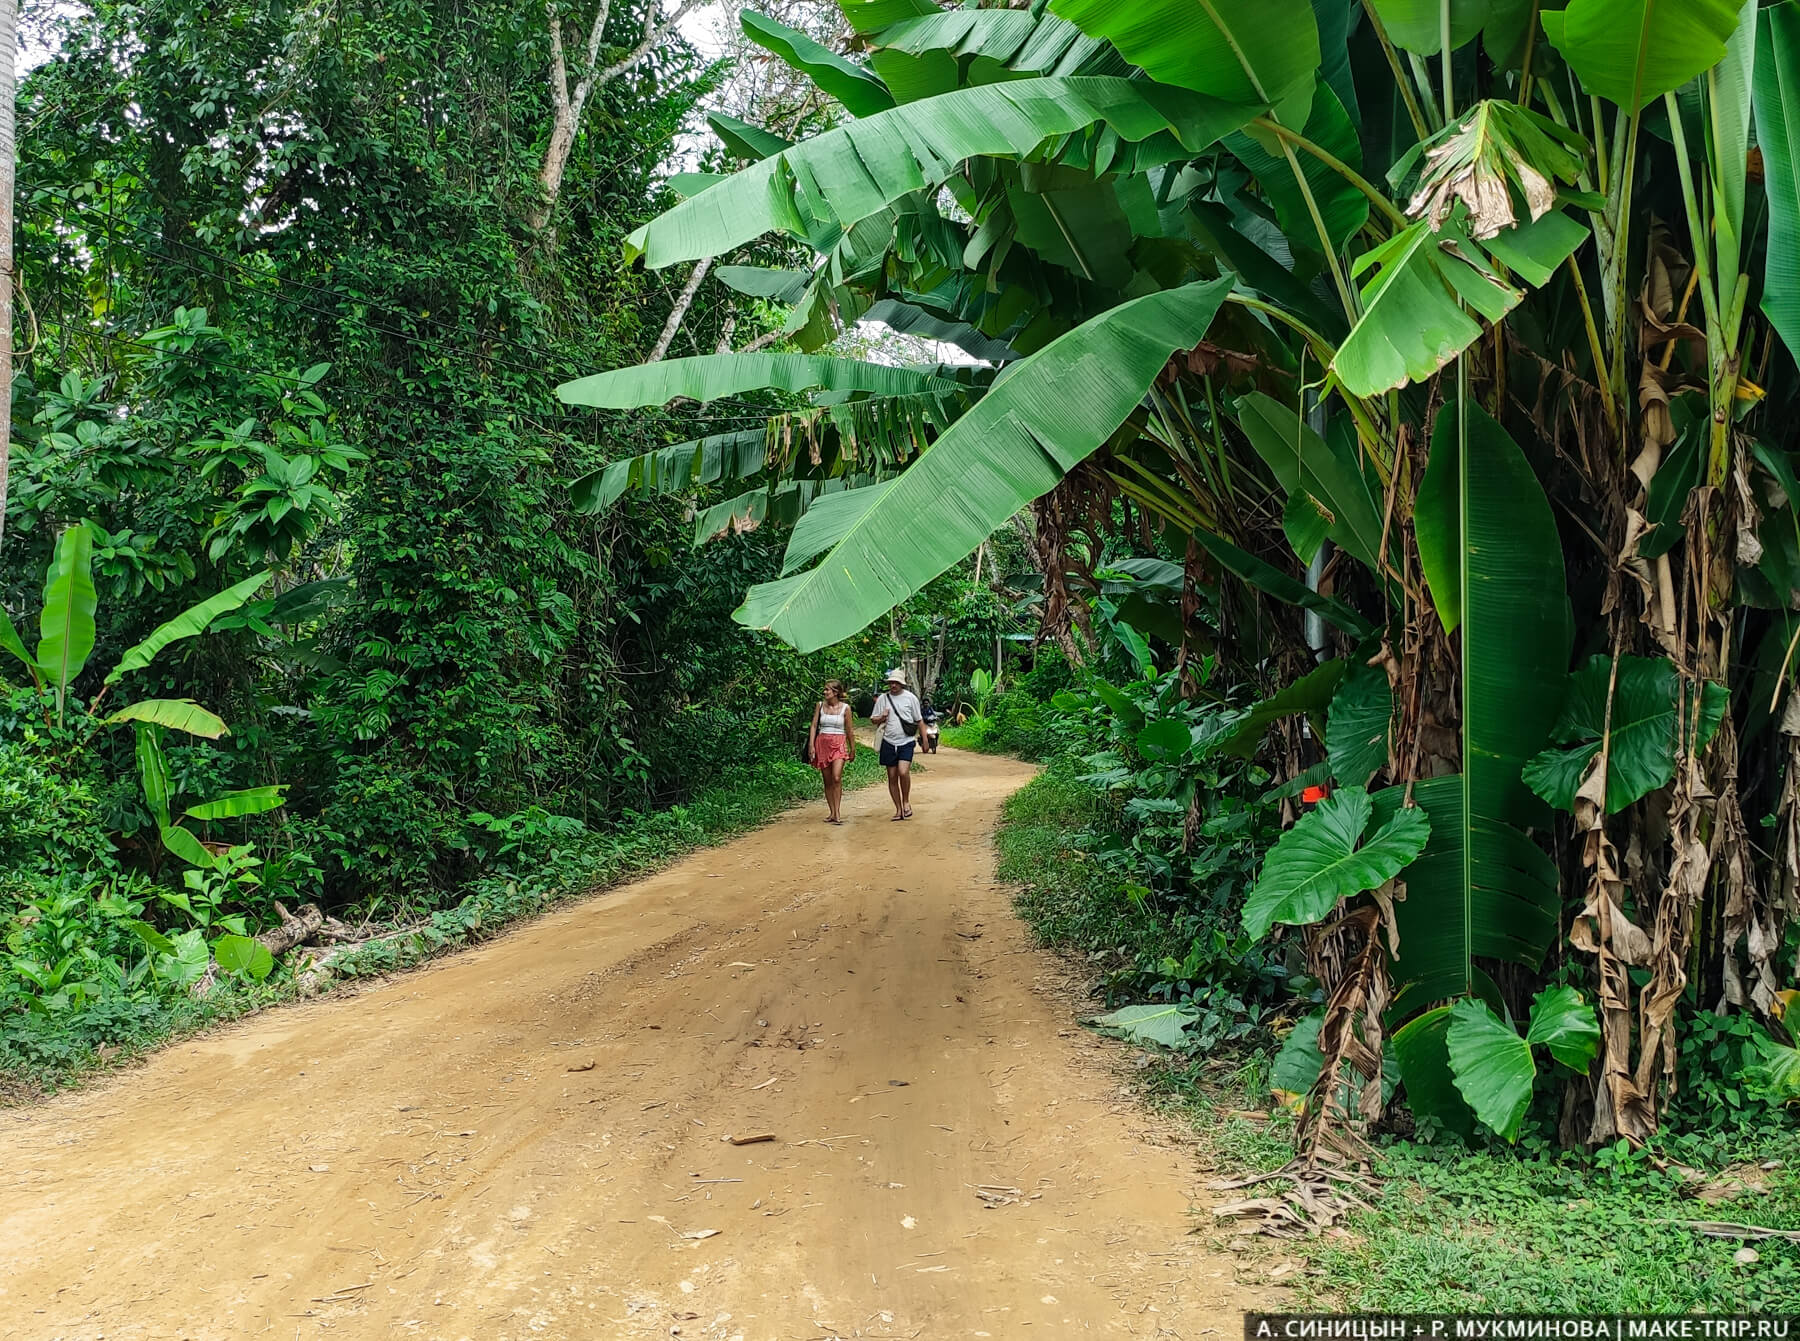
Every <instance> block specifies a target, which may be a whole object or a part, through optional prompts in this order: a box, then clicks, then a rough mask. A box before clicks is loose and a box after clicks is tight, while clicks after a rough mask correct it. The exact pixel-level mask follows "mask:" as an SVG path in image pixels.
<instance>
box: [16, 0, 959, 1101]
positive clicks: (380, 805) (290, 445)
mask: <svg viewBox="0 0 1800 1341" xmlns="http://www.w3.org/2000/svg"><path fill="white" fill-rule="evenodd" d="M671 13H672V11H665V10H662V9H661V8H659V7H656V6H647V5H642V4H639V5H626V4H616V5H608V6H600V7H599V8H598V10H596V9H595V8H592V7H588V8H585V9H581V10H579V11H578V10H576V9H574V8H573V7H563V6H560V5H559V6H552V7H551V8H550V9H549V10H546V9H545V7H544V6H543V5H541V4H521V3H515V2H514V0H499V3H488V2H487V0H476V2H475V3H472V4H471V3H464V2H463V0H448V2H445V3H440V2H439V0H419V2H418V3H414V2H413V0H403V3H400V4H398V5H396V4H389V3H385V2H384V3H380V4H357V3H353V4H351V5H349V6H334V7H332V8H330V9H329V10H328V11H316V10H313V9H305V8H302V9H294V8H292V7H287V6H280V5H269V4H266V3H262V0H242V2H241V3H237V2H234V3H228V4H226V5H224V6H223V7H221V6H220V5H217V4H204V5H202V4H192V3H184V0H155V2H154V3H149V4H137V3H132V2H130V0H126V2H124V3H115V2H114V0H100V3H97V4H94V5H92V6H83V7H78V8H58V9H57V10H56V11H55V12H53V13H50V14H48V15H46V16H43V17H42V18H41V25H40V27H39V29H38V30H37V31H36V33H35V34H34V45H35V47H36V48H38V49H40V50H45V51H47V52H48V53H49V55H48V58H47V59H46V60H44V61H43V62H42V63H41V64H39V65H37V66H36V67H35V68H34V69H32V70H31V71H30V73H29V74H28V76H27V77H26V78H25V80H24V82H23V84H22V87H21V92H20V108H19V117H20V126H21V140H20V143H21V157H20V163H19V215H20V224H19V227H20V234H19V238H18V246H17V252H18V255H19V257H20V265H21V274H20V288H21V292H22V295H23V297H22V301H21V303H20V305H19V310H20V313H21V316H20V321H21V330H20V338H19V340H18V348H20V349H21V350H23V351H25V352H24V353H23V354H22V356H21V359H20V367H19V371H20V375H21V379H22V381H21V384H20V394H19V395H18V397H17V399H16V402H15V412H14V421H13V424H12V448H11V488H10V494H9V497H8V499H7V506H6V514H5V526H4V533H3V539H0V605H3V608H4V610H5V612H6V614H7V616H8V617H7V618H6V619H0V649H3V650H4V652H5V653H6V655H5V656H4V657H0V659H3V660H5V662H6V663H7V668H6V669H0V683H3V685H4V689H3V690H0V939H3V940H4V953H0V1034H4V1036H5V1037H6V1038H7V1039H9V1040H13V1041H14V1042H17V1043H18V1044H19V1047H18V1048H16V1049H10V1050H9V1049H0V1057H3V1059H4V1060H3V1063H0V1065H3V1066H5V1067H12V1066H15V1065H18V1066H27V1065H29V1066H38V1065H39V1063H42V1065H44V1066H49V1067H50V1068H51V1069H55V1066H58V1065H62V1064H64V1063H66V1062H70V1061H72V1060H78V1059H79V1057H80V1056H81V1055H84V1054H85V1052H86V1051H87V1050H88V1049H90V1048H91V1047H92V1046H94V1045H96V1044H104V1043H118V1044H131V1045H135V1044H137V1043H141V1042H142V1041H143V1040H144V1039H146V1038H148V1037H150V1036H153V1035H154V1033H155V1032H156V1030H157V1029H158V1028H162V1027H165V1025H166V1024H167V1023H168V1022H169V1021H171V1020H174V1019H175V1018H176V1017H182V1018H185V1016H183V1014H182V1012H183V1011H184V1010H186V1009H187V1008H188V1006H189V1005H190V1004H192V1003H195V1002H200V1001H204V1002H210V1003H211V1004H209V1005H206V1007H205V1009H206V1010H207V1011H210V1012H215V1013H216V1012H217V1011H220V1010H228V1009H230V1007H229V1006H228V1005H226V1004H224V1002H225V999H226V998H229V997H232V996H234V995H239V996H245V997H246V998H248V997H249V996H253V995H255V994H256V993H266V992H269V991H275V990H285V989H286V988H288V987H291V986H292V985H293V984H294V982H295V980H296V978H300V979H302V980H307V979H306V969H307V961H308V960H313V961H318V960H323V959H330V960H332V961H333V964H332V971H333V972H354V971H358V970H357V969H356V964H357V963H358V962H364V961H367V962H371V963H372V962H376V961H380V962H388V961H387V959H383V958H382V956H383V955H384V954H386V955H387V956H388V959H391V958H392V957H393V956H394V955H395V954H400V953H401V952H402V951H403V950H404V948H405V947H407V946H412V945H414V942H415V941H417V940H418V939H419V938H421V937H423V938H424V941H425V943H427V948H429V947H430V945H435V944H439V943H447V941H446V939H445V938H446V937H448V938H449V939H451V940H454V939H455V935H452V932H454V931H455V928H456V927H459V926H462V925H463V924H464V923H467V922H469V920H470V919H471V918H473V919H474V922H475V924H476V925H480V924H482V923H483V920H484V919H485V920H486V922H487V923H488V924H490V925H491V924H492V922H493V920H494V919H495V917H496V916H497V915H499V914H500V913H502V912H505V911H508V910H512V911H516V910H519V909H523V908H525V907H527V906H528V905H529V906H535V905H532V901H531V900H529V899H523V898H516V897H512V896H505V897H495V896H493V891H494V890H496V889H499V890H504V889H506V888H508V887H511V888H513V889H514V890H515V893H516V889H517V887H518V884H519V882H520V880H521V879H523V875H522V873H525V872H529V873H530V880H531V883H532V885H533V887H534V888H535V887H537V886H540V885H541V886H544V887H554V888H556V889H559V890H560V889H563V888H567V887H571V886H574V885H578V884H579V883H580V881H581V880H582V879H583V878H586V877H590V876H591V877H592V878H593V879H594V880H601V879H604V878H607V873H609V872H614V871H616V870H626V869H635V868H634V867H631V866H630V865H629V863H626V862H625V861H624V858H623V857H621V855H620V854H621V853H632V852H636V850H637V847H636V846H635V845H636V844H637V843H638V839H637V838H635V837H634V836H633V835H638V834H641V833H651V832H657V833H661V835H662V839H663V840H664V841H663V843H662V846H663V848H664V849H665V850H674V849H675V848H677V847H679V842H677V843H673V844H671V843H670V842H668V841H667V840H668V839H669V837H670V834H669V833H668V832H666V831H663V830H659V829H655V828H654V826H651V827H649V828H646V825H650V821H649V820H648V819H647V818H646V817H647V816H650V815H653V814H654V815H662V814H668V813H670V812H669V810H668V808H669V807H671V806H679V805H682V804H685V803H689V802H691V801H692V800H693V798H695V797H696V796H699V795H701V794H703V793H704V794H705V795H707V796H714V797H716V796H719V795H729V796H731V797H733V798H736V799H735V800H733V801H732V802H731V803H730V806H729V807H728V808H730V809H732V810H733V811H734V813H737V814H739V815H740V816H742V815H751V814H761V813H764V803H763V802H761V801H755V799H754V798H753V797H752V796H751V795H750V793H751V792H752V791H757V790H758V788H755V787H748V786H747V784H746V781H745V775H744V770H746V769H750V770H752V771H753V776H754V778H755V779H756V780H757V781H758V782H759V784H761V789H762V790H766V791H767V792H768V794H769V795H771V796H791V795H792V785H793V779H792V778H791V777H788V778H786V779H784V778H782V777H780V776H776V775H775V774H771V772H770V771H769V770H770V766H771V761H773V763H774V765H776V766H777V767H776V773H779V771H780V770H779V765H780V764H781V763H782V762H783V761H786V760H787V759H788V756H789V754H790V749H789V746H790V742H791V738H792V731H793V728H794V726H795V725H796V723H797V722H798V720H799V719H800V718H801V717H802V715H803V714H804V712H805V711H806V710H807V708H808V707H809V706H810V703H811V701H812V699H813V698H814V697H816V694H817V686H818V683H819V681H820V680H821V679H822V678H823V677H824V676H825V675H828V674H830V675H838V676H841V677H842V678H844V679H846V680H851V681H853V682H857V683H867V682H869V681H870V678H871V676H872V675H873V674H874V673H875V669H876V668H877V667H879V666H881V665H884V664H887V663H889V662H891V661H892V660H893V659H895V658H896V657H898V656H899V655H900V649H899V648H898V647H896V646H895V645H894V644H893V640H892V637H891V635H890V634H886V633H884V634H882V635H879V636H877V635H871V636H870V637H869V638H868V639H867V640H866V641H865V643H862V644H852V645H848V646H846V647H844V648H841V649H838V650H836V651H834V652H832V653H830V654H828V655H825V656H818V657H811V658H802V657H799V656H796V655H794V654H792V653H791V652H788V651H787V650H786V649H784V648H781V647H779V646H777V645H774V644H771V643H769V642H768V641H767V640H761V639H757V638H754V637H752V636H750V635H749V634H748V633H746V632H744V631H742V630H740V629H739V628H737V626H735V625H734V624H733V623H732V622H731V620H730V613H731V608H732V605H733V604H734V603H735V593H736V592H738V591H741V590H742V589H743V588H744V587H746V586H748V585H751V584H753V583H755V582H758V581H762V580H766V579H770V578H773V577H775V576H777V575H778V573H779V569H780V559H781V555H780V551H779V546H777V545H775V544H774V543H772V541H771V538H770V536H769V535H768V534H767V533H762V534H756V533H734V534H732V535H731V536H729V537H727V538H726V539H725V540H723V541H721V542H720V543H719V544H716V545H714V546H711V547H710V548H708V549H707V550H705V551H696V550H695V549H694V548H693V547H692V546H691V544H690V543H689V535H690V531H691V520H690V517H689V515H688V513H689V509H688V507H687V505H686V504H685V502H683V501H682V500H677V499H663V500H659V501H653V502H652V503H651V504H649V505H646V506H644V507H642V508H639V509H637V510H636V511H635V512H634V513H633V515H632V516H631V518H630V519H629V520H628V521H627V520H625V519H621V518H606V517H597V516H594V515H592V514H591V513H588V512H584V511H582V510H580V509H579V508H578V507H577V506H576V505H575V503H574V501H573V500H572V499H571V496H570V493H569V491H568V489H567V487H566V484H565V481H566V480H567V479H568V478H569V477H571V476H578V475H581V474H582V473H584V472H586V471H589V470H591V469H593V468H596V467H598V466H601V465H603V464H604V463H605V462H606V461H608V460H609V459H611V458H613V457H618V456H625V457H630V456H634V455H636V454H638V453H641V452H642V451H644V450H646V449H649V448H652V447H656V446H661V445H667V444H668V443H670V442H676V441H682V440H685V439H687V438H691V437H693V436H695V435H696V434H704V433H708V432H714V433H716V432H725V431H728V430H734V429H740V428H742V427H743V426H744V425H745V424H746V423H759V422H760V420H761V417H762V415H763V414H765V413H766V407H767V404H768V403H769V402H767V401H766V400H765V401H764V402H761V403H760V404H758V403H753V402H751V401H748V400H746V401H744V402H743V403H742V404H741V405H740V404H734V405H730V406H722V407H721V406H715V407H712V408H711V409H709V410H708V411H706V412H703V413H698V414H696V413H687V414H652V415H636V416H633V417H631V418H630V419H629V420H620V421H617V422H611V423H607V424H604V425H601V424H597V423H594V422H592V421H591V420H588V419H586V418H579V417H576V416H572V415H571V414H570V413H569V412H568V411H566V410H565V409H564V408H563V406H562V405H561V404H560V403H559V402H558V401H557V399H556V397H555V394H554V389H555V386H556V384H557V382H558V381H559V380H560V379H561V378H564V377H567V376H569V375H571V374H573V373H574V372H576V371H579V370H580V369H582V368H585V367H588V366H592V365H594V364H609V363H616V362H619V361H622V360H629V359H634V358H640V357H643V356H644V355H645V354H646V353H648V352H649V351H651V350H652V349H653V348H654V346H655V342H656V341H657V339H658V338H659V331H661V330H662V329H664V328H665V326H666V325H668V318H669V316H670V315H671V313H672V312H673V311H674V310H675V308H676V307H677V306H678V304H679V300H680V297H681V295H680V294H679V293H678V292H676V289H678V287H679V286H678V285H677V286H673V287H671V286H669V285H665V284H663V283H662V282H661V281H660V280H659V279H658V278H657V277H653V276H645V275H630V274H622V273H620V272H619V271H618V270H617V268H616V267H615V266H614V265H613V264H612V260H611V258H612V257H613V255H615V254H616V250H617V248H618V247H619V246H620V245H622V244H623V241H624V239H625V238H626V237H627V236H628V235H629V233H630V232H631V230H632V229H633V228H635V227H637V226H638V225H639V224H641V223H642V222H643V220H644V219H645V218H646V217H647V216H648V215H649V214H651V213H653V212H654V211H655V210H656V209H657V208H659V207H662V206H665V205H667V204H669V203H672V202H673V201H674V200H676V199H678V196H677V195H676V194H675V193H674V192H673V191H672V190H671V188H670V187H669V186H668V185H666V184H665V183H664V182H663V180H662V178H661V176H660V175H659V165H660V164H662V163H663V162H664V161H665V160H666V159H667V158H668V157H669V155H670V153H671V148H670V146H671V144H672V142H673V141H674V139H675V137H676V136H678V135H679V134H680V133H681V132H682V131H683V128H684V127H685V126H687V125H688V124H689V123H690V122H691V120H692V119H693V118H694V116H695V115H696V111H695V109H696V107H697V105H698V104H699V103H700V101H701V100H702V99H713V98H714V97H715V95H716V93H717V90H718V89H719V88H720V87H722V86H723V85H724V84H725V83H728V82H729V81H730V80H731V79H732V78H734V77H735V73H734V71H733V70H732V69H730V68H725V67H720V66H714V65H709V64H708V63H707V62H706V61H705V60H703V59H702V58H701V57H700V56H699V55H697V54H696V53H695V52H694V51H693V50H692V49H690V48H689V46H688V45H687V44H686V43H685V42H684V41H683V40H681V38H680V36H679V34H677V33H672V32H670V31H669V30H668V29H667V27H666V25H667V22H668V20H669V18H670V14H671ZM565 26H567V28H568V29H569V33H570V34H571V35H572V36H571V38H570V41H569V42H568V43H567V44H566V46H567V49H566V50H565V49H564V47H563V43H562V37H563V28H564V27H565ZM590 34H591V37H592V41H591V42H589V41H588V37H589V35H590ZM590 76H591V77H590ZM576 95H579V97H577V96H576ZM761 105H763V106H766V107H769V108H772V109H774V110H775V111H781V110H782V104H781V102H780V99H779V98H773V99H771V100H769V101H767V102H765V103H763V104H761ZM784 115H786V116H787V119H788V120H789V122H790V123H791V124H794V125H796V126H809V125H815V124H822V123H823V121H824V120H825V119H828V115H827V113H826V112H824V111H813V112H808V111H806V110H805V109H800V110H799V113H798V114H793V113H792V112H791V111H790V112H788V113H784ZM570 118H573V120H571V119H570ZM564 127H572V130H570V132H569V133H568V134H567V135H563V134H562V133H561V130H560V129H559V128H564ZM553 169H554V171H553ZM552 178H554V182H552V180H551V179H552ZM681 315H682V318H683V320H681V321H679V322H677V323H675V325H678V326H679V332H678V334H679V336H680V338H681V340H682V342H683V345H684V347H685V346H687V345H690V344H691V347H692V348H694V349H696V350H699V349H709V350H710V349H712V348H714V347H715V345H716V344H718V343H721V342H724V343H725V344H726V347H730V345H729V342H730V341H731V340H733V339H734V338H737V339H741V340H744V341H748V340H753V339H755V338H757V337H758V336H759V334H760V333H762V331H763V329H764V327H765V326H766V325H767V321H766V318H765V313H764V310H763V309H762V308H760V307H759V306H758V305H757V304H756V302H754V301H753V300H751V299H748V298H740V297H738V296H737V295H735V294H729V295H727V296H726V297H724V298H716V297H714V296H713V295H711V294H707V295H702V296H701V298H700V299H699V301H697V302H692V303H691V304H689V305H685V306H683V307H682V312H681ZM669 329H670V330H671V333H672V334H675V333H677V332H675V330H674V327H673V326H669ZM734 329H735V330H740V331H741V334H739V335H737V336H734ZM746 415H748V418H746ZM710 501H714V500H707V499H703V500H702V502H703V503H705V502H710ZM987 636H988V638H989V642H990V645H991V633H990V634H988V635H987ZM721 785H723V786H725V787H726V788H727V791H726V792H725V793H720V792H719V791H718V788H719V787H720V786H721ZM753 802H754V803H753ZM709 804H713V803H709ZM714 808H715V809H716V808H717V806H716V805H715V806H714ZM722 823H723V821H720V822H719V823H714V822H713V821H710V820H709V821H708V825H707V827H708V831H709V832H710V831H712V830H714V829H718V828H720V827H721V824H722ZM676 827H677V828H679V827H680V825H679V824H677V826H676ZM633 860H635V858H633ZM308 905H317V908H316V911H317V912H318V913H319V914H320V921H319V923H317V924H315V923H313V922H311V921H310V920H309V919H310V917H311V913H310V912H309V911H308ZM445 919H447V924H454V925H452V926H451V931H443V930H442V929H441V928H439V927H438V923H439V922H441V921H444V920H445ZM301 926H310V927H314V928H315V932H314V934H313V939H315V940H317V941H320V942H321V943H320V944H319V945H318V946H317V947H316V948H310V949H305V950H298V949H293V950H291V952H290V953H287V954H285V955H283V954H282V952H281V950H280V948H279V947H280V946H281V945H282V944H283V942H284V940H286V939H291V934H290V933H291V930H292V929H293V928H296V927H301ZM321 926H322V928H323V929H322V930H317V928H318V927H321ZM465 929H466V928H465ZM395 931H400V932H402V933H404V934H402V935H400V936H398V937H396V938H394V939H392V940H391V941H381V940H373V941H371V938H374V937H378V936H391V935H392V933H394V932H395ZM456 934H458V935H460V934H461V933H460V932H457V933H456ZM434 938H435V939H434ZM364 941H371V943H370V945H369V946H368V947H366V948H363V949H360V950H358V949H356V948H355V947H356V946H358V945H359V943H361V942H364ZM271 947H276V948H274V949H272V948H271ZM384 947H385V949H384ZM318 977H319V975H318V974H317V973H315V974H314V975H313V978H314V979H315V980H316V979H317V978H318ZM159 1021H160V1022H162V1023H158V1022H159ZM27 1042H28V1043H29V1047H27V1046H26V1043H27Z"/></svg>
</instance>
